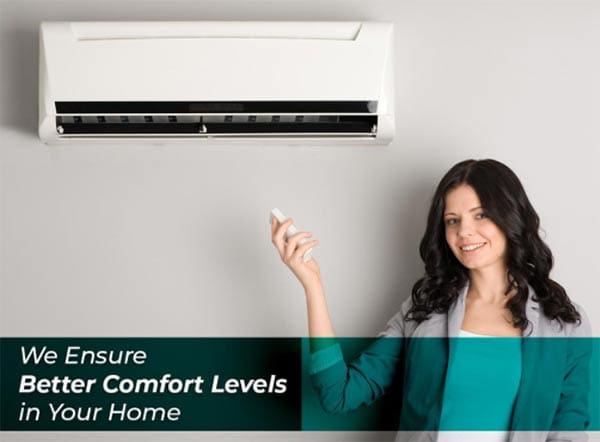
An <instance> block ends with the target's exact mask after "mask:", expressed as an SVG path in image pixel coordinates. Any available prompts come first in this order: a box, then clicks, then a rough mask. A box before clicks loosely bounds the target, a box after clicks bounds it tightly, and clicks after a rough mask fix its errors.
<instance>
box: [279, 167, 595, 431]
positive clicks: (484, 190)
mask: <svg viewBox="0 0 600 442" xmlns="http://www.w3.org/2000/svg"><path fill="white" fill-rule="evenodd" d="M291 223H292V220H291V219H288V220H286V221H285V222H283V223H279V222H278V221H277V220H276V219H273V220H272V242H273V244H274V245H275V247H276V248H277V250H278V252H279V254H280V256H281V258H282V260H283V262H284V263H285V264H286V265H287V266H288V267H289V268H290V269H291V270H292V271H293V273H294V274H295V275H296V277H297V278H298V279H299V280H300V282H301V283H302V285H303V287H304V289H305V292H306V300H307V307H308V323H309V335H310V336H311V338H327V339H320V340H319V339H313V340H312V342H311V350H312V354H311V366H310V373H311V379H312V382H313V385H314V387H315V389H316V391H317V393H318V395H319V398H320V401H321V404H322V406H323V408H325V409H326V410H327V411H331V412H336V413H339V412H346V411H349V410H352V409H354V408H357V407H359V406H362V405H366V404H370V403H372V402H373V401H375V400H376V399H377V398H379V397H380V396H381V395H383V394H384V393H385V392H386V391H388V390H389V389H390V387H391V386H392V384H393V383H394V380H395V378H397V377H398V376H401V378H400V380H401V382H402V383H403V389H402V406H401V409H400V410H399V414H400V419H399V428H400V429H401V430H403V432H401V433H398V438H397V440H399V441H405V440H410V441H411V442H417V441H418V442H421V441H433V440H436V441H437V442H441V441H444V442H449V441H452V442H458V441H460V442H464V441H466V440H477V441H478V442H507V441H509V440H510V441H511V442H517V441H523V442H524V441H527V442H534V441H535V442H548V441H566V440H568V441H571V442H573V441H580V440H581V441H584V440H587V436H586V435H585V433H584V430H586V429H587V428H588V427H589V423H590V410H589V391H590V388H589V386H590V358H591V344H590V341H589V340H586V339H579V340H578V339H569V343H568V344H566V343H565V342H564V341H565V340H563V339H552V340H550V341H551V342H550V341H548V342H539V341H540V340H536V339H525V338H541V337H552V338H556V337H565V338H577V337H586V336H590V335H591V328H590V325H589V322H588V320H587V317H586V316H585V314H584V312H583V310H582V309H581V308H580V307H578V306H576V305H575V304H574V303H573V302H571V300H570V299H569V297H568V296H567V294H566V292H565V289H564V288H563V287H562V286H561V285H560V284H558V283H557V282H555V281H553V280H552V279H551V278H550V270H551V268H552V254H551V252H550V249H549V248H548V246H547V245H546V244H544V242H543V241H542V239H541V238H540V236H539V233H538V231H539V227H540V221H539V217H538V215H537V213H536V212H535V210H534V209H533V207H532V205H531V203H530V202H529V199H528V198H527V195H526V193H525V190H524V189H523V186H522V185H521V182H520V181H519V179H518V178H517V176H516V175H515V174H514V172H513V171H512V170H510V169H509V168H508V167H507V166H505V165H504V164H502V163H500V162H498V161H495V160H480V161H476V160H467V161H463V162H460V163H458V164H456V165H454V166H453V167H452V168H451V169H450V170H449V171H448V172H447V173H446V175H445V176H444V177H443V178H442V180H441V181H440V183H439V185H438V187H437V189H436V192H435V194H434V196H433V200H432V203H431V208H430V210H429V215H428V219H427V226H426V229H425V234H424V235H423V239H422V241H421V244H420V248H419V251H420V255H421V258H422V259H423V261H424V263H425V274H424V276H423V277H422V278H420V279H419V280H418V281H417V282H416V283H415V284H414V286H413V290H412V296H411V297H410V298H409V299H408V300H407V301H406V302H404V304H403V305H402V308H401V310H400V312H398V313H397V314H396V315H395V316H394V317H393V318H392V319H391V320H390V321H389V322H388V325H387V327H386V329H385V330H384V331H383V332H382V333H381V334H380V336H381V339H378V340H376V341H375V342H374V343H373V344H372V345H371V346H370V347H369V348H367V349H366V350H365V351H363V353H361V354H360V356H358V357H357V358H355V359H354V360H353V361H351V362H350V363H346V362H345V360H344V357H343V354H342V351H341V349H340V346H339V344H338V343H337V342H336V341H335V339H331V338H334V337H335V335H334V331H333V326H332V324H331V319H330V317H329V313H328V309H327V303H326V299H325V295H324V291H323V286H322V284H321V274H320V269H319V265H318V264H317V262H316V260H315V259H314V258H312V259H311V260H309V261H307V262H305V261H304V260H303V259H302V256H303V254H304V253H305V252H306V250H307V249H308V248H311V247H316V246H317V244H318V243H317V241H304V242H301V240H304V239H306V238H308V237H310V234H309V233H306V232H298V233H296V234H295V235H293V236H291V237H289V238H287V239H286V238H285V237H284V235H285V232H286V229H287V228H288V227H289V226H290V224H291ZM394 337H395V338H399V339H389V338H394ZM404 338H411V339H404ZM415 338H427V339H415ZM429 338H443V339H433V340H432V339H429ZM447 338H452V339H447ZM454 338H457V339H454ZM473 338H475V339H473ZM473 430H478V431H477V432H475V431H473ZM525 430H526V431H525ZM531 430H536V431H531Z"/></svg>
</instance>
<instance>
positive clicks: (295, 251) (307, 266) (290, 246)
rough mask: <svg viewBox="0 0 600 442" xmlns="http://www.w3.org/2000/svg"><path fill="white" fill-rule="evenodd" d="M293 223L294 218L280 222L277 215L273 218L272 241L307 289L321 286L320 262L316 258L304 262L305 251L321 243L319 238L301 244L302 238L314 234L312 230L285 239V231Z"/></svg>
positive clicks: (282, 258) (286, 263)
mask: <svg viewBox="0 0 600 442" xmlns="http://www.w3.org/2000/svg"><path fill="white" fill-rule="evenodd" d="M292 223H293V220H292V218H288V219H287V220H286V221H285V222H283V223H281V224H280V223H279V221H277V219H276V218H275V217H273V219H272V220H271V241H272V242H273V245H274V246H275V248H276V249H277V251H278V252H279V256H280V257H281V260H282V261H283V262H284V263H285V265H287V266H288V267H289V268H290V270H291V271H292V272H293V273H294V275H296V278H298V280H299V281H300V283H301V284H302V286H303V287H304V289H305V290H307V291H308V290H310V289H314V288H316V287H320V286H321V272H320V269H319V264H318V263H317V261H315V259H314V258H311V259H310V260H308V261H307V262H304V259H303V256H304V253H305V252H306V251H307V250H308V249H310V248H311V247H315V246H316V245H317V244H319V241H318V240H311V241H307V242H305V243H304V244H299V241H300V240H301V239H304V238H306V239H308V238H310V237H311V236H312V234H311V233H310V232H298V233H296V234H295V235H293V236H291V237H289V238H288V239H287V240H285V231H286V230H287V228H288V227H289V226H290V225H291V224H292Z"/></svg>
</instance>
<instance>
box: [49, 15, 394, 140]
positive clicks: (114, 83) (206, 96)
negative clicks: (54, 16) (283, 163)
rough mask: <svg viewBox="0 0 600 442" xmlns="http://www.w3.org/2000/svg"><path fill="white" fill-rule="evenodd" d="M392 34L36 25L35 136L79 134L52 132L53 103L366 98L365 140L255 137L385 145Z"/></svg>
mask: <svg viewBox="0 0 600 442" xmlns="http://www.w3.org/2000/svg"><path fill="white" fill-rule="evenodd" d="M392 40H393V25H392V24H391V23H376V22H44V23H42V24H41V26H40V63H39V69H40V71H39V83H40V84H39V136H40V138H41V140H42V141H44V142H46V143H60V142H69V141H72V140H78V141H84V140H85V138H83V139H78V138H77V137H75V138H69V139H65V138H63V137H60V135H59V134H58V132H57V127H56V107H55V102H59V101H80V102H81V101H86V102H87V101H90V102H93V101H120V102H123V101H219V102H222V101H233V102H235V101H376V102H377V103H378V106H377V112H376V114H377V116H378V125H377V126H378V127H377V134H376V136H375V137H371V138H367V137H357V138H356V139H352V138H347V137H345V138H340V139H336V138H331V137H329V138H326V139H322V140H320V139H319V137H318V135H315V136H312V137H308V138H307V137H296V136H294V135H285V136H284V137H268V138H267V137H265V138H264V139H263V138H258V140H260V142H263V141H269V140H274V141H278V142H281V138H284V139H285V141H286V143H287V142H290V141H291V142H294V141H299V142H301V143H306V142H307V141H308V142H311V141H317V142H319V141H321V142H323V141H325V142H327V143H344V144H350V143H361V144H364V143H367V144H388V143H389V142H390V141H391V140H392V138H393V136H394V87H393V81H394V74H393V50H392V47H393V46H392ZM98 138H102V137H96V138H95V141H98ZM148 138H152V140H151V141H155V140H157V139H160V138H161V136H160V135H158V136H153V137H144V138H142V137H140V138H139V140H138V141H146V142H148ZM117 139H119V138H117ZM122 139H127V140H132V139H134V140H135V139H136V137H126V138H125V137H123V138H122ZM184 139H185V137H184ZM190 139H191V140H194V141H195V142H197V143H202V142H203V141H211V140H210V136H209V137H193V138H190ZM114 140H115V137H112V138H110V140H109V141H114ZM252 140H254V141H256V140H257V138H256V137H255V138H253V139H252ZM213 141H217V140H213Z"/></svg>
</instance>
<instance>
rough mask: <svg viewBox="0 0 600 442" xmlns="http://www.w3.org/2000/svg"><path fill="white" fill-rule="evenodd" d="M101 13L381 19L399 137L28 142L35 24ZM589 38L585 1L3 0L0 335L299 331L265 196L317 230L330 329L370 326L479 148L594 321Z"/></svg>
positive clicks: (595, 13)
mask: <svg viewBox="0 0 600 442" xmlns="http://www.w3.org/2000/svg"><path fill="white" fill-rule="evenodd" d="M117 19H118V20H176V19H187V20H192V19H194V20H195V19H197V20H215V19H219V20H253V19H256V20H380V21H393V22H394V24H395V45H396V46H395V58H396V66H395V69H396V124H397V136H396V139H395V140H394V142H393V143H392V144H391V145H390V146H389V147H366V146H354V147H339V146H338V147H298V146H296V147H288V146H256V145H248V146H219V147H194V146H177V145H165V146H152V145H149V146H129V145H110V146H101V147H90V146H78V145H71V146H60V147H48V146H46V145H43V144H42V143H40V141H39V140H38V139H37V136H36V130H37V126H36V123H37V121H36V120H37V54H38V44H37V27H38V25H39V22H40V21H42V20H117ZM599 49H600V2H596V1H591V0H590V1H587V2H577V1H572V0H569V1H567V0H565V1H561V2H556V1H554V2H542V1H535V2H531V1H530V2H523V1H517V0H514V1H512V0H511V1H491V0H490V1H461V2H452V1H444V2H434V1H400V0H381V1H323V0H320V1H313V0H305V1H291V0H290V1H233V0H232V1H223V0H221V1H195V2H177V1H167V0H163V1H151V2H148V1H124V2H97V1H91V0H85V1H82V0H78V1H75V0H73V1H37V2H36V1H29V0H24V1H6V0H2V1H1V2H0V75H1V77H0V143H1V171H0V173H1V179H0V195H1V197H0V204H1V206H0V209H1V213H0V241H1V243H0V251H1V255H0V260H1V261H0V271H1V273H0V277H1V281H0V290H1V298H0V303H1V304H0V307H1V313H0V320H1V325H0V334H1V335H2V336H302V335H306V318H305V303H304V299H303V296H302V290H301V287H300V285H299V284H298V283H297V281H296V280H295V279H294V277H293V275H292V274H291V273H290V272H288V271H287V270H286V269H285V268H284V267H283V265H282V264H281V262H280V261H279V258H278V256H277V255H276V252H275V250H274V249H273V247H272V245H271V244H270V239H269V226H268V224H267V219H268V210H269V209H270V208H271V207H273V206H279V207H280V208H281V209H283V210H284V211H285V212H286V213H289V214H290V215H293V216H294V218H295V220H296V221H297V225H298V226H299V227H300V228H305V229H310V230H311V231H312V232H314V234H315V236H316V237H318V238H319V239H320V241H321V245H319V246H318V248H317V249H316V250H315V253H314V254H315V256H316V257H317V259H318V261H319V262H320V264H321V268H322V273H323V275H324V281H325V288H326V291H327V295H328V299H329V303H330V310H331V313H332V316H333V319H334V324H335V327H336V330H337V332H338V333H339V334H340V335H347V336H361V335H374V334H375V333H376V332H377V331H378V330H379V329H380V328H381V327H382V326H383V325H384V323H385V321H386V320H387V319H388V317H389V316H391V314H392V313H393V312H394V311H395V310H396V309H397V308H398V307H399V305H400V303H401V302H402V300H403V299H405V298H406V297H407V296H408V294H409V291H410V288H411V286H412V284H413V282H414V281H415V279H416V278H417V277H419V276H420V274H421V273H422V265H421V262H420V259H419V257H418V252H417V247H418V243H419V240H420V238H421V235H422V233H423V229H424V226H425V215H426V212H427V209H428V204H429V200H430V198H431V195H432V192H433V188H434V186H435V185H436V184H437V181H438V180H439V179H440V178H441V176H442V174H443V173H444V172H445V171H446V170H447V169H448V168H449V167H450V166H451V165H452V164H454V163H455V162H457V161H459V160H462V159H466V158H496V159H498V160H500V161H503V162H505V163H506V164H508V165H509V166H510V167H512V168H513V170H515V172H516V173H517V174H518V175H519V176H520V178H521V180H522V182H523V183H524V185H525V188H526V190H527V191H528V194H529V196H530V199H531V200H532V202H533V204H534V206H535V207H536V209H537V210H538V212H539V214H540V216H541V219H542V225H543V228H544V230H545V231H546V240H547V242H548V244H549V245H550V247H551V249H552V251H553V253H554V255H555V263H556V264H555V270H554V272H553V276H554V277H555V279H557V280H558V281H559V282H561V283H562V284H563V285H564V286H565V287H566V289H567V291H568V293H569V294H570V296H571V297H572V298H573V299H574V300H575V301H577V302H578V303H580V304H583V305H584V306H585V308H586V310H587V312H588V315H589V316H590V318H591V320H592V322H593V327H594V330H595V334H596V335H598V332H599V330H600V329H599V327H598V324H597V321H598V318H600V302H599V301H598V289H597V284H596V279H597V275H598V274H600V260H599V259H598V254H597V253H598V250H600V238H599V236H598V234H597V228H598V226H600V206H599V205H598V202H597V201H598V196H597V191H598V189H600V177H599V175H600V174H599V172H598V166H599V165H600V161H599V160H600V158H599V157H600V131H599V129H598V128H599V127H600V88H599V86H598V84H599V83H598V78H600V57H598V51H599ZM38 436H39V435H38ZM38 436H36V435H26V434H11V435H10V437H8V438H7V439H11V440H34V439H36V437H38ZM101 436H102V437H101ZM115 436H116V435H115V434H112V435H110V437H109V436H104V435H100V434H95V435H94V436H93V439H94V440H96V439H100V438H102V439H103V440H109V439H110V438H112V437H115ZM138 436H139V437H140V438H141V437H144V439H145V440H146V439H147V438H148V436H147V435H146V436H142V435H138ZM138 436H133V435H132V434H128V435H127V436H126V438H127V439H128V440H134V439H130V438H133V437H138ZM220 436H221V437H222V438H223V440H226V439H227V440H237V438H238V437H237V436H236V435H235V434H233V435H232V434H230V435H225V434H222V435H220ZM238 436H239V435H238ZM316 436H317V435H316V434H314V433H312V434H308V435H302V434H296V435H286V436H285V438H293V439H295V440H296V439H297V440H314V439H315V437H316ZM85 437H86V436H84V435H82V434H79V435H77V433H69V434H66V435H65V434H56V433H54V434H48V435H47V437H46V436H45V440H52V438H55V439H54V440H67V439H68V440H84V438H85ZM124 437H125V436H124ZM166 437H167V435H165V434H162V435H160V439H161V440H165V438H166ZM170 437H171V439H169V440H187V439H190V440H191V439H194V440H213V439H214V438H215V437H216V435H214V434H212V435H211V434H209V433H200V434H194V435H193V436H192V435H187V436H186V435H185V434H182V433H172V434H171V436H170ZM250 437H252V438H255V439H254V440H263V439H265V438H267V437H269V438H272V440H278V439H279V438H281V437H282V436H281V435H279V436H278V435H277V434H273V433H270V434H267V435H265V434H259V433H254V434H253V435H251V436H250ZM365 437H366V436H365V435H360V434H354V435H341V434H335V433H334V434H329V435H324V436H323V440H337V438H340V439H344V440H348V439H353V440H361V439H364V438H365ZM375 437H379V438H382V439H384V440H385V437H389V435H385V434H380V435H378V436H374V435H369V436H368V438H369V440H371V439H372V438H375ZM186 438H187V439H186ZM229 438H230V439H229ZM85 440H92V438H91V436H90V438H87V439H85ZM110 440H112V439H110ZM140 440H141V439H140ZM156 440H159V436H157V439H156Z"/></svg>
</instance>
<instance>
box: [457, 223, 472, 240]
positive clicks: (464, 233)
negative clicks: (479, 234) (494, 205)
mask: <svg viewBox="0 0 600 442" xmlns="http://www.w3.org/2000/svg"><path fill="white" fill-rule="evenodd" d="M474 233H475V231H474V228H473V224H471V223H470V222H461V223H460V228H459V229H458V236H461V237H465V238H466V237H469V236H473V234H474Z"/></svg>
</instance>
